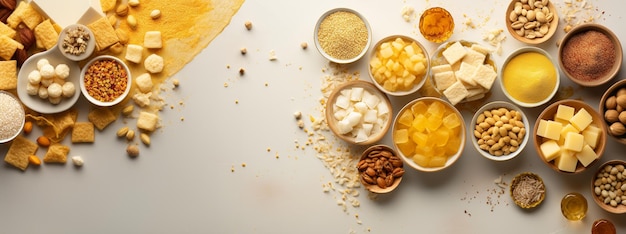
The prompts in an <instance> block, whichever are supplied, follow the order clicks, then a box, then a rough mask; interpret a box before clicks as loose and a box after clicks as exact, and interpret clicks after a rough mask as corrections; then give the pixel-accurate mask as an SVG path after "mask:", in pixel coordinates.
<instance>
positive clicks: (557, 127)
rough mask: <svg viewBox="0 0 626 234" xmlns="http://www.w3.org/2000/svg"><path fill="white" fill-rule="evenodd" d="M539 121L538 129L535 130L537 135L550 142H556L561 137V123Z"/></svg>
mask: <svg viewBox="0 0 626 234" xmlns="http://www.w3.org/2000/svg"><path fill="white" fill-rule="evenodd" d="M540 121H541V122H539V128H538V129H537V135H539V136H540V137H545V138H548V139H551V140H555V141H558V140H559V138H560V137H561V130H562V129H563V125H561V123H559V122H556V121H552V120H540ZM543 121H545V122H543ZM542 125H543V126H542Z"/></svg>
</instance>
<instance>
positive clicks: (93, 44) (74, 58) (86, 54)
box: [57, 24, 96, 61]
mask: <svg viewBox="0 0 626 234" xmlns="http://www.w3.org/2000/svg"><path fill="white" fill-rule="evenodd" d="M76 28H82V29H83V30H85V32H87V33H88V34H89V40H88V41H87V48H86V49H85V52H83V53H82V54H79V55H73V54H70V53H66V52H65V50H64V48H63V42H64V40H65V37H67V36H68V32H69V30H72V29H76ZM57 48H59V51H61V54H62V55H63V56H65V57H66V58H68V59H70V60H72V61H82V60H85V59H86V58H88V57H89V56H91V54H92V53H93V51H94V49H95V48H96V38H95V36H94V35H93V32H91V30H90V29H89V28H88V27H87V26H85V25H82V24H72V25H69V26H67V27H65V28H64V29H63V31H61V33H60V34H59V41H58V42H57Z"/></svg>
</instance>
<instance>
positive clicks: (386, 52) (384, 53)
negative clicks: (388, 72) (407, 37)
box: [379, 45, 393, 59]
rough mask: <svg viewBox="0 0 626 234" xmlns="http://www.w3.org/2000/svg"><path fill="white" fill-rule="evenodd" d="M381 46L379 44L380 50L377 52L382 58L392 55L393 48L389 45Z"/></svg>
mask: <svg viewBox="0 0 626 234" xmlns="http://www.w3.org/2000/svg"><path fill="white" fill-rule="evenodd" d="M382 47H383V46H382V45H381V48H380V52H379V53H380V56H381V57H382V58H385V59H387V58H390V57H391V56H393V48H391V46H389V47H385V48H382Z"/></svg>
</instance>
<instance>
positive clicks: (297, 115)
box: [293, 111, 302, 120]
mask: <svg viewBox="0 0 626 234" xmlns="http://www.w3.org/2000/svg"><path fill="white" fill-rule="evenodd" d="M293 117H294V118H296V119H297V120H299V119H301V118H302V112H300V111H296V112H294V113H293Z"/></svg>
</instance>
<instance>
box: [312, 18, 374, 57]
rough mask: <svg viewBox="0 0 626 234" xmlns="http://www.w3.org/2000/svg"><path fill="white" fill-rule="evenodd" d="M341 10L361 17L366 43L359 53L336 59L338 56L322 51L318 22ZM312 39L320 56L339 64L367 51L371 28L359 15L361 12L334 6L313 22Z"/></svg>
mask: <svg viewBox="0 0 626 234" xmlns="http://www.w3.org/2000/svg"><path fill="white" fill-rule="evenodd" d="M341 11H345V12H350V13H353V14H355V15H357V16H358V17H359V18H361V20H363V23H364V24H365V28H367V43H366V44H365V47H364V48H363V50H362V51H361V53H359V54H358V55H357V56H356V57H354V58H349V59H338V58H335V57H333V56H331V55H329V54H328V53H326V51H324V49H323V48H322V46H321V45H320V42H319V38H318V32H319V28H320V24H321V23H322V21H324V19H325V18H326V17H327V16H328V15H330V14H333V13H336V12H341ZM313 41H314V42H315V47H317V50H318V51H319V52H320V54H322V56H324V58H326V59H328V60H330V61H331V62H334V63H340V64H348V63H353V62H355V61H357V60H359V59H361V58H362V57H363V56H364V55H365V54H366V53H367V50H368V49H369V47H370V44H372V28H371V27H370V24H369V23H368V22H367V20H366V19H365V17H363V15H361V13H359V12H357V11H355V10H353V9H349V8H335V9H331V10H329V11H327V12H326V13H324V14H322V16H320V18H319V19H318V20H317V23H316V24H315V29H314V32H313Z"/></svg>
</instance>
